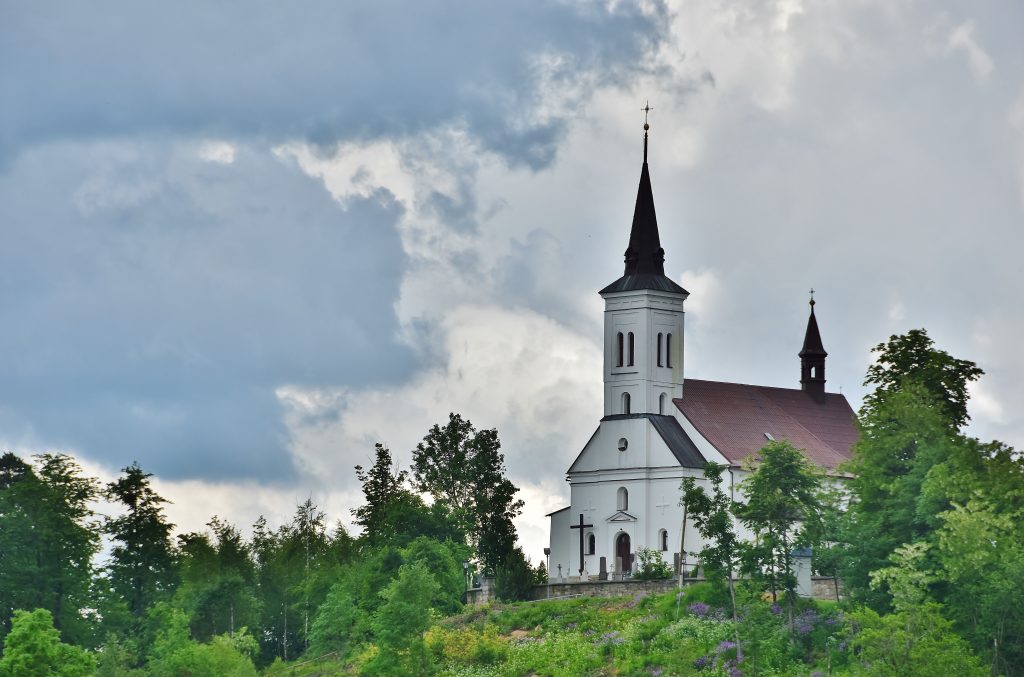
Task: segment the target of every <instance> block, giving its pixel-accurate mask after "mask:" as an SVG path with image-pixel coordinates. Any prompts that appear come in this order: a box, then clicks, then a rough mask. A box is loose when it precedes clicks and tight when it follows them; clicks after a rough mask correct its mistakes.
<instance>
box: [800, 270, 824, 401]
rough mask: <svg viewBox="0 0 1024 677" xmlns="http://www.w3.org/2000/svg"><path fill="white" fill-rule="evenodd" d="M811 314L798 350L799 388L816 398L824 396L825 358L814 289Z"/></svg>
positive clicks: (820, 398)
mask: <svg viewBox="0 0 1024 677" xmlns="http://www.w3.org/2000/svg"><path fill="white" fill-rule="evenodd" d="M810 303H811V316H810V317H809V318H808V319H807V332H806V333H805V334H804V347H803V348H802V349H801V350H800V389H801V390H803V391H804V392H806V393H808V394H809V395H811V396H812V397H814V398H815V399H817V400H823V399H824V398H825V358H826V357H828V353H826V352H825V347H824V346H823V345H822V343H821V332H819V331H818V319H817V318H816V317H814V290H813V289H812V290H811V302H810Z"/></svg>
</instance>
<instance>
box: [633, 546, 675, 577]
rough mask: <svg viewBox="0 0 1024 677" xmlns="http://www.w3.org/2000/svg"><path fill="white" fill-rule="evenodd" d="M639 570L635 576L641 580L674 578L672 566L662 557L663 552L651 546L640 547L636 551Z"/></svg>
mask: <svg viewBox="0 0 1024 677" xmlns="http://www.w3.org/2000/svg"><path fill="white" fill-rule="evenodd" d="M636 559H637V562H638V564H637V571H636V574H635V575H634V576H633V578H635V579H637V580H641V581H660V580H664V579H666V578H672V567H671V566H670V565H669V563H668V562H666V561H665V560H664V559H662V557H661V553H660V552H658V551H657V550H652V549H651V548H640V549H639V550H637V551H636Z"/></svg>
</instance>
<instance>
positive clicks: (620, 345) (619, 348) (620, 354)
mask: <svg viewBox="0 0 1024 677" xmlns="http://www.w3.org/2000/svg"><path fill="white" fill-rule="evenodd" d="M615 366H616V367H621V366H622V332H621V331H620V332H619V336H618V357H617V358H616V360H615Z"/></svg>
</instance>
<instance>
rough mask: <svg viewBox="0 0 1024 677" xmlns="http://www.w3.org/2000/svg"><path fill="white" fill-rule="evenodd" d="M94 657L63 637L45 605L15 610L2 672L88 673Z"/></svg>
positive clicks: (19, 675)
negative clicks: (32, 609) (62, 640)
mask: <svg viewBox="0 0 1024 677" xmlns="http://www.w3.org/2000/svg"><path fill="white" fill-rule="evenodd" d="M95 667H96V666H95V662H94V661H93V657H92V656H91V655H89V654H88V653H86V652H85V650H84V649H81V648H79V647H77V646H72V645H70V644H64V643H63V642H61V641H60V633H59V632H57V629H56V628H55V627H53V615H52V614H50V612H49V611H47V610H46V609H36V610H35V611H22V610H18V611H15V612H14V618H13V619H12V620H11V631H10V633H9V634H8V635H7V638H6V640H5V646H4V654H3V658H2V659H0V675H2V676H3V677H35V676H36V675H39V677H44V676H46V677H49V676H50V675H54V676H59V677H79V676H81V677H85V675H91V674H92V673H93V670H95Z"/></svg>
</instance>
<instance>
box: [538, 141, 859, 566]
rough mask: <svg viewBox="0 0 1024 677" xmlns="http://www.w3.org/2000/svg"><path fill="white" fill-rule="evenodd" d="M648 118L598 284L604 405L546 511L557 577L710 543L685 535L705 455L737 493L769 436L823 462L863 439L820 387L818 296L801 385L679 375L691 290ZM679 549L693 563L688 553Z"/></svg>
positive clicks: (838, 401) (842, 403)
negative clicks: (657, 203) (667, 243)
mask: <svg viewBox="0 0 1024 677" xmlns="http://www.w3.org/2000/svg"><path fill="white" fill-rule="evenodd" d="M647 128H648V127H647V125H646V124H645V125H644V129H645V132H644V162H643V168H642V169H641V172H640V187H639V189H638V191H637V196H636V208H635V211H634V212H633V225H632V229H631V231H630V234H629V248H628V249H626V255H625V258H626V265H625V271H624V273H623V275H622V277H620V278H619V279H617V280H615V281H614V282H612V283H611V284H609V285H608V286H607V287H605V288H604V289H602V290H601V291H600V294H601V297H602V298H603V299H604V302H605V313H604V375H603V376H604V378H603V381H604V415H603V417H602V418H601V420H600V423H599V424H598V427H597V430H596V431H595V432H594V434H593V436H591V438H590V440H589V441H588V442H587V444H586V445H585V446H584V447H583V450H582V451H581V452H580V454H579V456H577V458H576V460H575V461H573V463H572V465H571V466H570V467H569V469H568V471H567V475H568V476H567V481H568V482H569V483H570V505H569V506H567V507H565V508H562V509H561V510H557V511H555V512H553V513H550V514H549V515H548V517H550V519H551V523H550V529H551V531H550V556H549V566H548V572H549V574H548V575H549V577H550V580H552V581H554V580H558V579H559V576H560V575H561V579H562V580H580V579H579V578H578V577H579V576H580V573H581V570H582V577H583V578H582V580H587V577H588V576H589V577H592V578H598V577H600V578H608V579H619V578H624V577H627V576H628V575H629V574H630V572H631V571H632V569H634V568H635V564H634V553H635V552H636V551H637V550H638V549H640V548H651V549H653V550H656V551H660V552H661V554H662V557H663V558H664V559H665V560H666V561H667V562H668V563H669V564H670V565H673V564H674V563H676V562H677V561H679V557H678V555H677V553H686V552H699V551H700V550H701V548H702V547H703V543H702V542H701V540H700V536H699V535H698V534H697V533H695V529H694V528H693V527H692V525H691V526H690V528H688V529H687V530H686V543H681V540H682V536H683V529H682V519H683V508H682V507H681V506H680V505H678V501H679V485H680V482H681V480H682V478H683V477H688V476H693V477H703V470H702V468H703V466H704V464H705V463H706V462H709V461H710V462H712V463H716V464H722V465H728V466H729V472H728V473H727V475H726V477H725V480H726V482H727V484H728V486H727V489H728V490H730V491H732V492H733V494H734V496H735V495H737V494H738V492H739V485H740V484H741V482H742V481H743V479H744V478H745V477H746V476H747V474H748V473H747V471H745V470H743V468H742V465H743V464H744V461H745V460H746V459H747V458H748V457H750V456H751V455H753V454H755V453H756V452H757V450H758V449H760V448H761V447H763V446H764V445H765V444H766V443H767V442H769V441H771V440H788V441H789V442H790V443H792V444H793V446H794V447H796V448H797V449H801V450H803V453H804V454H805V455H806V456H807V458H808V459H809V460H811V461H812V462H814V463H815V464H817V465H818V466H820V467H822V468H823V469H825V471H826V472H835V469H836V467H837V466H838V465H839V464H840V463H842V462H844V461H846V460H848V459H849V458H850V456H851V447H852V445H853V443H854V442H855V441H856V440H857V435H858V433H857V427H856V423H855V418H854V413H853V410H852V409H851V408H850V405H849V403H848V402H847V401H846V398H845V397H844V396H843V395H841V394H835V393H827V392H825V358H826V356H827V353H826V352H825V349H824V347H823V345H822V341H821V335H820V333H819V331H818V322H817V319H816V318H815V316H814V300H813V299H812V300H811V313H810V317H809V319H808V322H807V329H806V334H805V336H804V343H803V348H802V349H801V350H800V353H799V357H800V388H799V389H797V388H774V387H768V386H756V385H745V384H739V383H723V382H718V381H704V380H695V379H685V378H684V376H683V347H684V340H683V312H684V311H683V305H684V302H685V301H686V298H687V296H688V295H689V294H688V292H687V291H686V290H685V289H683V288H682V287H680V286H679V285H678V284H676V283H675V282H674V281H673V280H672V279H670V278H668V277H666V276H665V265H664V263H665V251H664V250H663V249H662V248H661V243H660V238H659V235H658V222H657V218H656V216H655V212H654V196H653V194H652V191H651V178H650V174H649V171H648V167H647V132H646V130H647ZM794 367H795V365H794ZM794 371H795V368H794ZM581 531H582V532H583V556H582V559H583V561H582V562H581V561H580V532H581ZM739 535H740V536H741V537H746V538H749V537H750V536H751V535H750V534H745V533H743V532H742V530H741V532H740V534H739ZM602 558H604V564H605V569H604V570H603V571H602V568H601V559H602ZM682 561H684V562H685V564H686V566H687V567H692V566H694V565H695V564H696V562H695V561H693V558H692V556H690V557H687V556H683V558H682Z"/></svg>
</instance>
